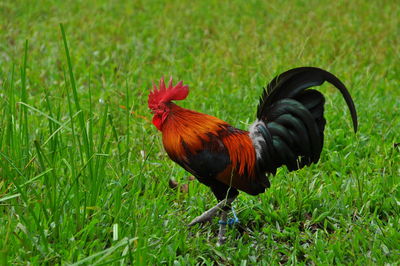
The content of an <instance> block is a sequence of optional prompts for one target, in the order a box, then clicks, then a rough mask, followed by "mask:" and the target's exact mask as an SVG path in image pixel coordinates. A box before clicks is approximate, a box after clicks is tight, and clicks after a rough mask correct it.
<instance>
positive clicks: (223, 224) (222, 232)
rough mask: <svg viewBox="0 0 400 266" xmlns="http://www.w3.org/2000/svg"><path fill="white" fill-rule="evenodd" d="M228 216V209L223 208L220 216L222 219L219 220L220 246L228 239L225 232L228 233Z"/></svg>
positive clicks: (218, 243)
mask: <svg viewBox="0 0 400 266" xmlns="http://www.w3.org/2000/svg"><path fill="white" fill-rule="evenodd" d="M227 216H228V215H227V213H226V211H224V210H222V211H221V217H220V218H221V220H220V221H219V232H218V242H217V245H218V246H221V245H223V244H224V243H225V241H226V237H225V233H226V224H227V222H228V219H227Z"/></svg>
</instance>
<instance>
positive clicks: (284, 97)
mask: <svg viewBox="0 0 400 266" xmlns="http://www.w3.org/2000/svg"><path fill="white" fill-rule="evenodd" d="M325 81H328V82H329V83H331V84H332V85H334V86H335V87H336V88H337V89H338V90H339V91H340V92H341V94H342V95H343V97H344V99H345V101H346V103H347V106H348V108H349V109H350V114H351V118H352V121H353V127H354V132H357V113H356V109H355V106H354V103H353V100H352V98H351V96H350V94H349V92H348V90H347V89H346V87H345V86H344V85H343V83H342V82H341V81H340V80H339V79H338V78H337V77H336V76H334V75H333V74H331V73H329V72H327V71H325V70H322V69H320V68H315V67H300V68H294V69H291V70H289V71H286V72H284V73H282V74H280V75H278V76H276V77H275V78H274V79H273V80H272V81H271V82H270V83H269V84H268V85H267V87H266V88H265V89H263V93H262V95H261V97H260V101H259V104H258V108H257V115H256V120H255V122H254V123H253V124H251V125H250V127H249V130H248V131H245V130H241V129H238V128H235V127H233V126H231V125H230V124H228V123H227V122H225V121H223V120H221V119H218V118H216V117H213V116H210V115H207V114H202V113H199V112H195V111H192V110H188V109H185V108H182V107H179V106H178V105H176V104H175V103H174V102H172V101H180V100H184V99H185V98H186V97H187V96H188V94H189V87H188V86H187V85H183V83H182V81H181V82H179V83H178V84H176V85H175V86H174V85H173V83H172V78H171V79H170V81H169V84H168V86H166V84H165V82H164V79H161V81H160V85H159V88H157V87H156V86H155V85H154V86H153V90H152V91H151V92H150V94H149V97H148V106H149V108H150V110H151V112H152V113H153V114H154V116H153V120H152V123H153V124H154V125H155V126H156V127H157V129H158V130H160V131H161V132H162V142H163V145H164V148H165V151H166V152H167V154H168V156H169V158H171V159H172V160H173V161H174V162H176V163H177V164H179V165H180V166H181V167H183V168H184V169H185V170H186V171H188V172H189V173H191V174H193V175H194V176H195V177H196V178H197V180H198V181H200V182H201V183H203V184H204V185H206V186H208V187H210V189H211V191H212V192H213V193H214V195H215V197H216V198H217V200H218V202H219V203H218V204H217V205H216V206H215V207H213V208H211V209H210V210H208V211H206V212H205V213H203V214H202V215H200V216H198V217H196V218H195V219H194V220H193V221H192V222H191V223H190V224H189V225H194V224H197V223H203V222H205V221H209V220H210V219H211V218H212V217H214V216H215V215H217V213H218V211H220V210H222V211H221V220H222V221H220V228H219V240H218V243H219V244H222V243H223V242H224V241H225V237H224V234H225V231H226V228H225V225H226V221H227V214H226V211H227V210H229V208H230V205H231V203H232V202H233V200H234V199H235V198H236V197H237V195H238V193H239V191H243V192H246V193H248V194H250V195H258V194H260V193H263V192H264V191H265V189H266V188H268V187H269V186H270V183H269V180H268V175H275V174H276V170H277V169H278V168H279V167H281V166H286V167H287V168H288V170H289V171H294V170H297V169H300V168H303V167H304V166H308V165H310V164H312V163H316V162H318V160H319V158H320V154H321V151H322V146H323V141H324V128H325V123H326V121H325V118H324V102H325V98H324V96H323V95H322V94H321V93H320V92H318V91H316V90H313V89H309V88H310V87H314V86H319V85H322V84H323V83H324V82H325Z"/></svg>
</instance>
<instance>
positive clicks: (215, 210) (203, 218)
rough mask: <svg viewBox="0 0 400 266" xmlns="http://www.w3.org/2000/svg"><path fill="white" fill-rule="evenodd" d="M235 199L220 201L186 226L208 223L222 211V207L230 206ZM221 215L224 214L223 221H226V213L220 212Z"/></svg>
mask: <svg viewBox="0 0 400 266" xmlns="http://www.w3.org/2000/svg"><path fill="white" fill-rule="evenodd" d="M235 198H236V196H235V197H232V198H229V199H223V200H221V201H220V202H218V204H217V205H215V206H214V207H212V208H211V209H209V210H207V211H205V212H204V213H203V214H202V215H200V216H197V217H196V218H194V219H193V220H192V221H191V222H190V223H189V224H188V226H193V225H195V224H198V223H204V222H208V221H210V220H211V219H212V218H214V217H215V216H216V215H217V213H218V211H220V210H223V207H225V206H230V205H231V203H232V202H233V201H234V200H235ZM222 213H225V220H226V212H224V211H222ZM221 215H222V214H221ZM221 218H222V216H221Z"/></svg>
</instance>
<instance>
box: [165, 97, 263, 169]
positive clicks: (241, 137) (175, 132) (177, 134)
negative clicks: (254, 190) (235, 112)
mask: <svg viewBox="0 0 400 266" xmlns="http://www.w3.org/2000/svg"><path fill="white" fill-rule="evenodd" d="M168 107H169V113H168V117H167V118H166V119H165V121H164V123H163V127H162V130H161V131H162V133H163V144H164V147H165V150H166V151H167V153H168V155H169V156H170V157H171V158H172V159H174V158H175V159H180V160H186V159H187V155H188V153H191V154H195V153H197V152H198V151H200V150H202V149H203V148H204V143H208V142H210V141H211V137H212V136H216V137H218V138H220V140H221V141H222V143H223V144H224V146H225V147H226V149H227V150H228V153H229V157H230V160H231V163H232V168H233V169H236V171H238V173H239V174H240V175H244V174H245V173H247V175H249V176H253V175H254V169H255V167H254V166H255V161H256V155H255V151H254V147H253V144H252V141H251V139H250V137H249V135H248V132H246V131H243V130H239V129H236V128H233V127H231V126H230V125H229V124H228V123H226V122H225V121H223V120H221V119H218V118H216V117H213V116H210V115H207V114H202V113H198V112H195V111H191V110H188V109H184V108H181V107H179V106H177V105H176V104H174V103H170V104H168ZM212 149H215V150H214V151H215V152H218V150H221V147H219V146H218V145H217V143H215V147H212Z"/></svg>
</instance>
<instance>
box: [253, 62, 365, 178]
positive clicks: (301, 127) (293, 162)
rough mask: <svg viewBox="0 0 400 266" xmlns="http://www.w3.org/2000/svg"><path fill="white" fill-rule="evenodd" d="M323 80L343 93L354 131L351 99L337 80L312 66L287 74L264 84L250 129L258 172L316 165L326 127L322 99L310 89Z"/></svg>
mask: <svg viewBox="0 0 400 266" xmlns="http://www.w3.org/2000/svg"><path fill="white" fill-rule="evenodd" d="M325 81H328V82H329V83H331V84H332V85H334V86H335V87H336V88H337V89H339V91H340V92H341V93H342V95H343V97H344V99H345V101H346V103H347V106H348V107H349V109H350V114H351V118H352V121H353V127H354V131H355V132H356V131H357V124H358V122H357V113H356V109H355V106H354V103H353V100H352V98H351V96H350V93H349V92H348V90H347V89H346V87H345V86H344V84H343V83H342V82H341V81H340V80H339V79H338V78H337V77H335V76H334V75H333V74H331V73H329V72H327V71H325V70H322V69H319V68H314V67H301V68H295V69H291V70H289V71H286V72H284V73H283V74H281V75H279V76H277V77H275V78H274V79H273V80H272V81H271V82H270V83H269V84H268V85H267V88H266V89H265V90H264V92H263V94H262V96H261V98H260V103H259V105H258V109H257V120H256V121H255V122H254V123H253V124H252V125H251V127H250V137H251V138H252V141H253V144H254V147H255V149H256V153H257V168H258V170H259V171H261V172H269V173H272V174H275V173H276V169H277V168H278V167H280V166H282V165H286V166H287V167H288V169H289V171H293V170H297V169H300V168H302V167H304V166H305V165H310V164H311V163H316V162H318V160H319V157H320V154H321V151H322V147H323V140H324V128H325V124H326V121H325V118H324V103H325V98H324V96H323V95H322V94H321V93H320V92H318V91H316V90H312V89H309V88H310V87H314V86H319V85H322V84H323V83H324V82H325Z"/></svg>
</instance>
